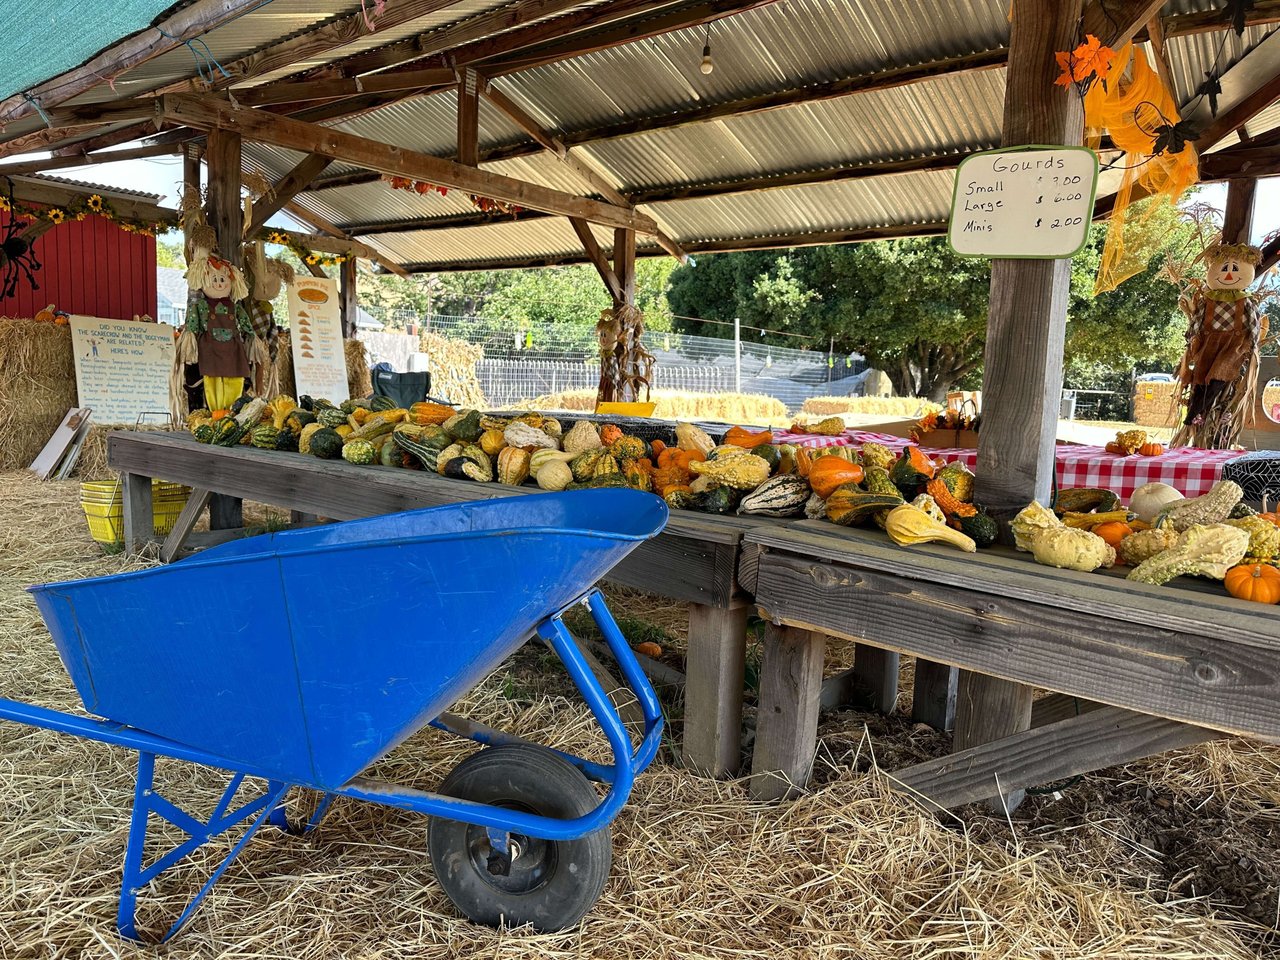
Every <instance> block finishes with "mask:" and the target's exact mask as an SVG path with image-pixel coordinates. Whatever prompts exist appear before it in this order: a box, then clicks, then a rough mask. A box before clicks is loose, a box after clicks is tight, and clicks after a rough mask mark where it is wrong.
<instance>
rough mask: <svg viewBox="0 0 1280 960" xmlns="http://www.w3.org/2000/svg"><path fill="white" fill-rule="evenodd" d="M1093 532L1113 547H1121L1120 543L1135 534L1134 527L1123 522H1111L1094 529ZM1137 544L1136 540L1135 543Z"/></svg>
mask: <svg viewBox="0 0 1280 960" xmlns="http://www.w3.org/2000/svg"><path fill="white" fill-rule="evenodd" d="M1093 532H1094V533H1096V534H1097V535H1098V536H1100V537H1101V538H1102V539H1103V540H1105V541H1107V543H1109V544H1111V546H1113V547H1119V546H1120V541H1121V540H1123V539H1124V538H1125V537H1127V536H1129V535H1131V534H1132V533H1133V527H1131V526H1129V525H1128V524H1127V523H1124V522H1123V521H1121V520H1109V521H1108V522H1106V523H1100V524H1098V525H1097V526H1096V527H1094V528H1093ZM1134 542H1135V543H1136V542H1137V541H1136V540H1135V541H1134Z"/></svg>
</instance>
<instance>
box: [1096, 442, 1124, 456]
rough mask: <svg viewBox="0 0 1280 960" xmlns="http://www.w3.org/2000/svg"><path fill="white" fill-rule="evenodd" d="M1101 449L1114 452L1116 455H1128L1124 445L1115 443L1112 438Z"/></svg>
mask: <svg viewBox="0 0 1280 960" xmlns="http://www.w3.org/2000/svg"><path fill="white" fill-rule="evenodd" d="M1102 449H1103V450H1105V451H1107V453H1114V454H1115V455H1116V456H1118V457H1127V456H1128V455H1129V451H1128V450H1126V449H1125V448H1124V447H1122V446H1120V444H1118V443H1116V442H1115V441H1114V440H1112V441H1111V442H1110V443H1108V444H1107V445H1106V446H1105V447H1103V448H1102Z"/></svg>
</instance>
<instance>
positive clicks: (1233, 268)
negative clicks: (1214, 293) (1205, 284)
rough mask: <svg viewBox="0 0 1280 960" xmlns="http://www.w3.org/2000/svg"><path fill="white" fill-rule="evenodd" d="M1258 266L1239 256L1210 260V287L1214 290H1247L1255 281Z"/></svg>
mask: <svg viewBox="0 0 1280 960" xmlns="http://www.w3.org/2000/svg"><path fill="white" fill-rule="evenodd" d="M1256 272H1257V268H1256V267H1255V266H1254V265H1253V264H1251V263H1247V262H1245V261H1244V260H1241V259H1239V258H1237V257H1221V258H1217V259H1214V260H1211V261H1209V276H1208V279H1209V287H1210V288H1211V289H1213V290H1245V289H1247V288H1248V286H1249V284H1251V283H1253V278H1254V274H1255V273H1256Z"/></svg>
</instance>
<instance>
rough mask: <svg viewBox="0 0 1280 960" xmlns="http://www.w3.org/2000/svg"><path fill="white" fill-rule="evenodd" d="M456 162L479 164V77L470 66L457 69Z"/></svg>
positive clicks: (467, 164)
mask: <svg viewBox="0 0 1280 960" xmlns="http://www.w3.org/2000/svg"><path fill="white" fill-rule="evenodd" d="M458 162H459V163H462V164H465V165H466V166H468V167H478V166H479V165H480V77H479V75H478V74H477V73H476V72H475V70H473V69H471V68H470V67H463V68H462V69H461V70H459V71H458Z"/></svg>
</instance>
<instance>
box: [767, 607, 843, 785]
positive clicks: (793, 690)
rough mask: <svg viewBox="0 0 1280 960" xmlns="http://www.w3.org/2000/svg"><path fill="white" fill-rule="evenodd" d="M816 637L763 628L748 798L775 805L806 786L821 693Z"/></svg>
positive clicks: (822, 639) (820, 645) (820, 646)
mask: <svg viewBox="0 0 1280 960" xmlns="http://www.w3.org/2000/svg"><path fill="white" fill-rule="evenodd" d="M826 642H827V640H826V636H825V635H824V634H822V633H820V632H814V631H810V630H804V629H798V628H795V627H788V626H779V625H777V624H769V625H768V626H767V627H766V628H765V632H764V658H763V662H762V663H761V665H760V707H759V710H758V712H757V714H756V745H755V750H754V751H753V754H752V759H751V785H750V790H751V796H752V797H754V798H755V799H757V800H780V799H782V798H784V797H787V796H790V795H791V794H792V793H794V792H795V791H796V790H797V789H798V788H803V787H804V785H805V784H807V783H808V782H809V774H810V772H811V771H812V768H813V757H814V751H815V749H816V746H817V733H818V704H819V699H820V696H821V691H822V655H823V651H824V650H825V649H826Z"/></svg>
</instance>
